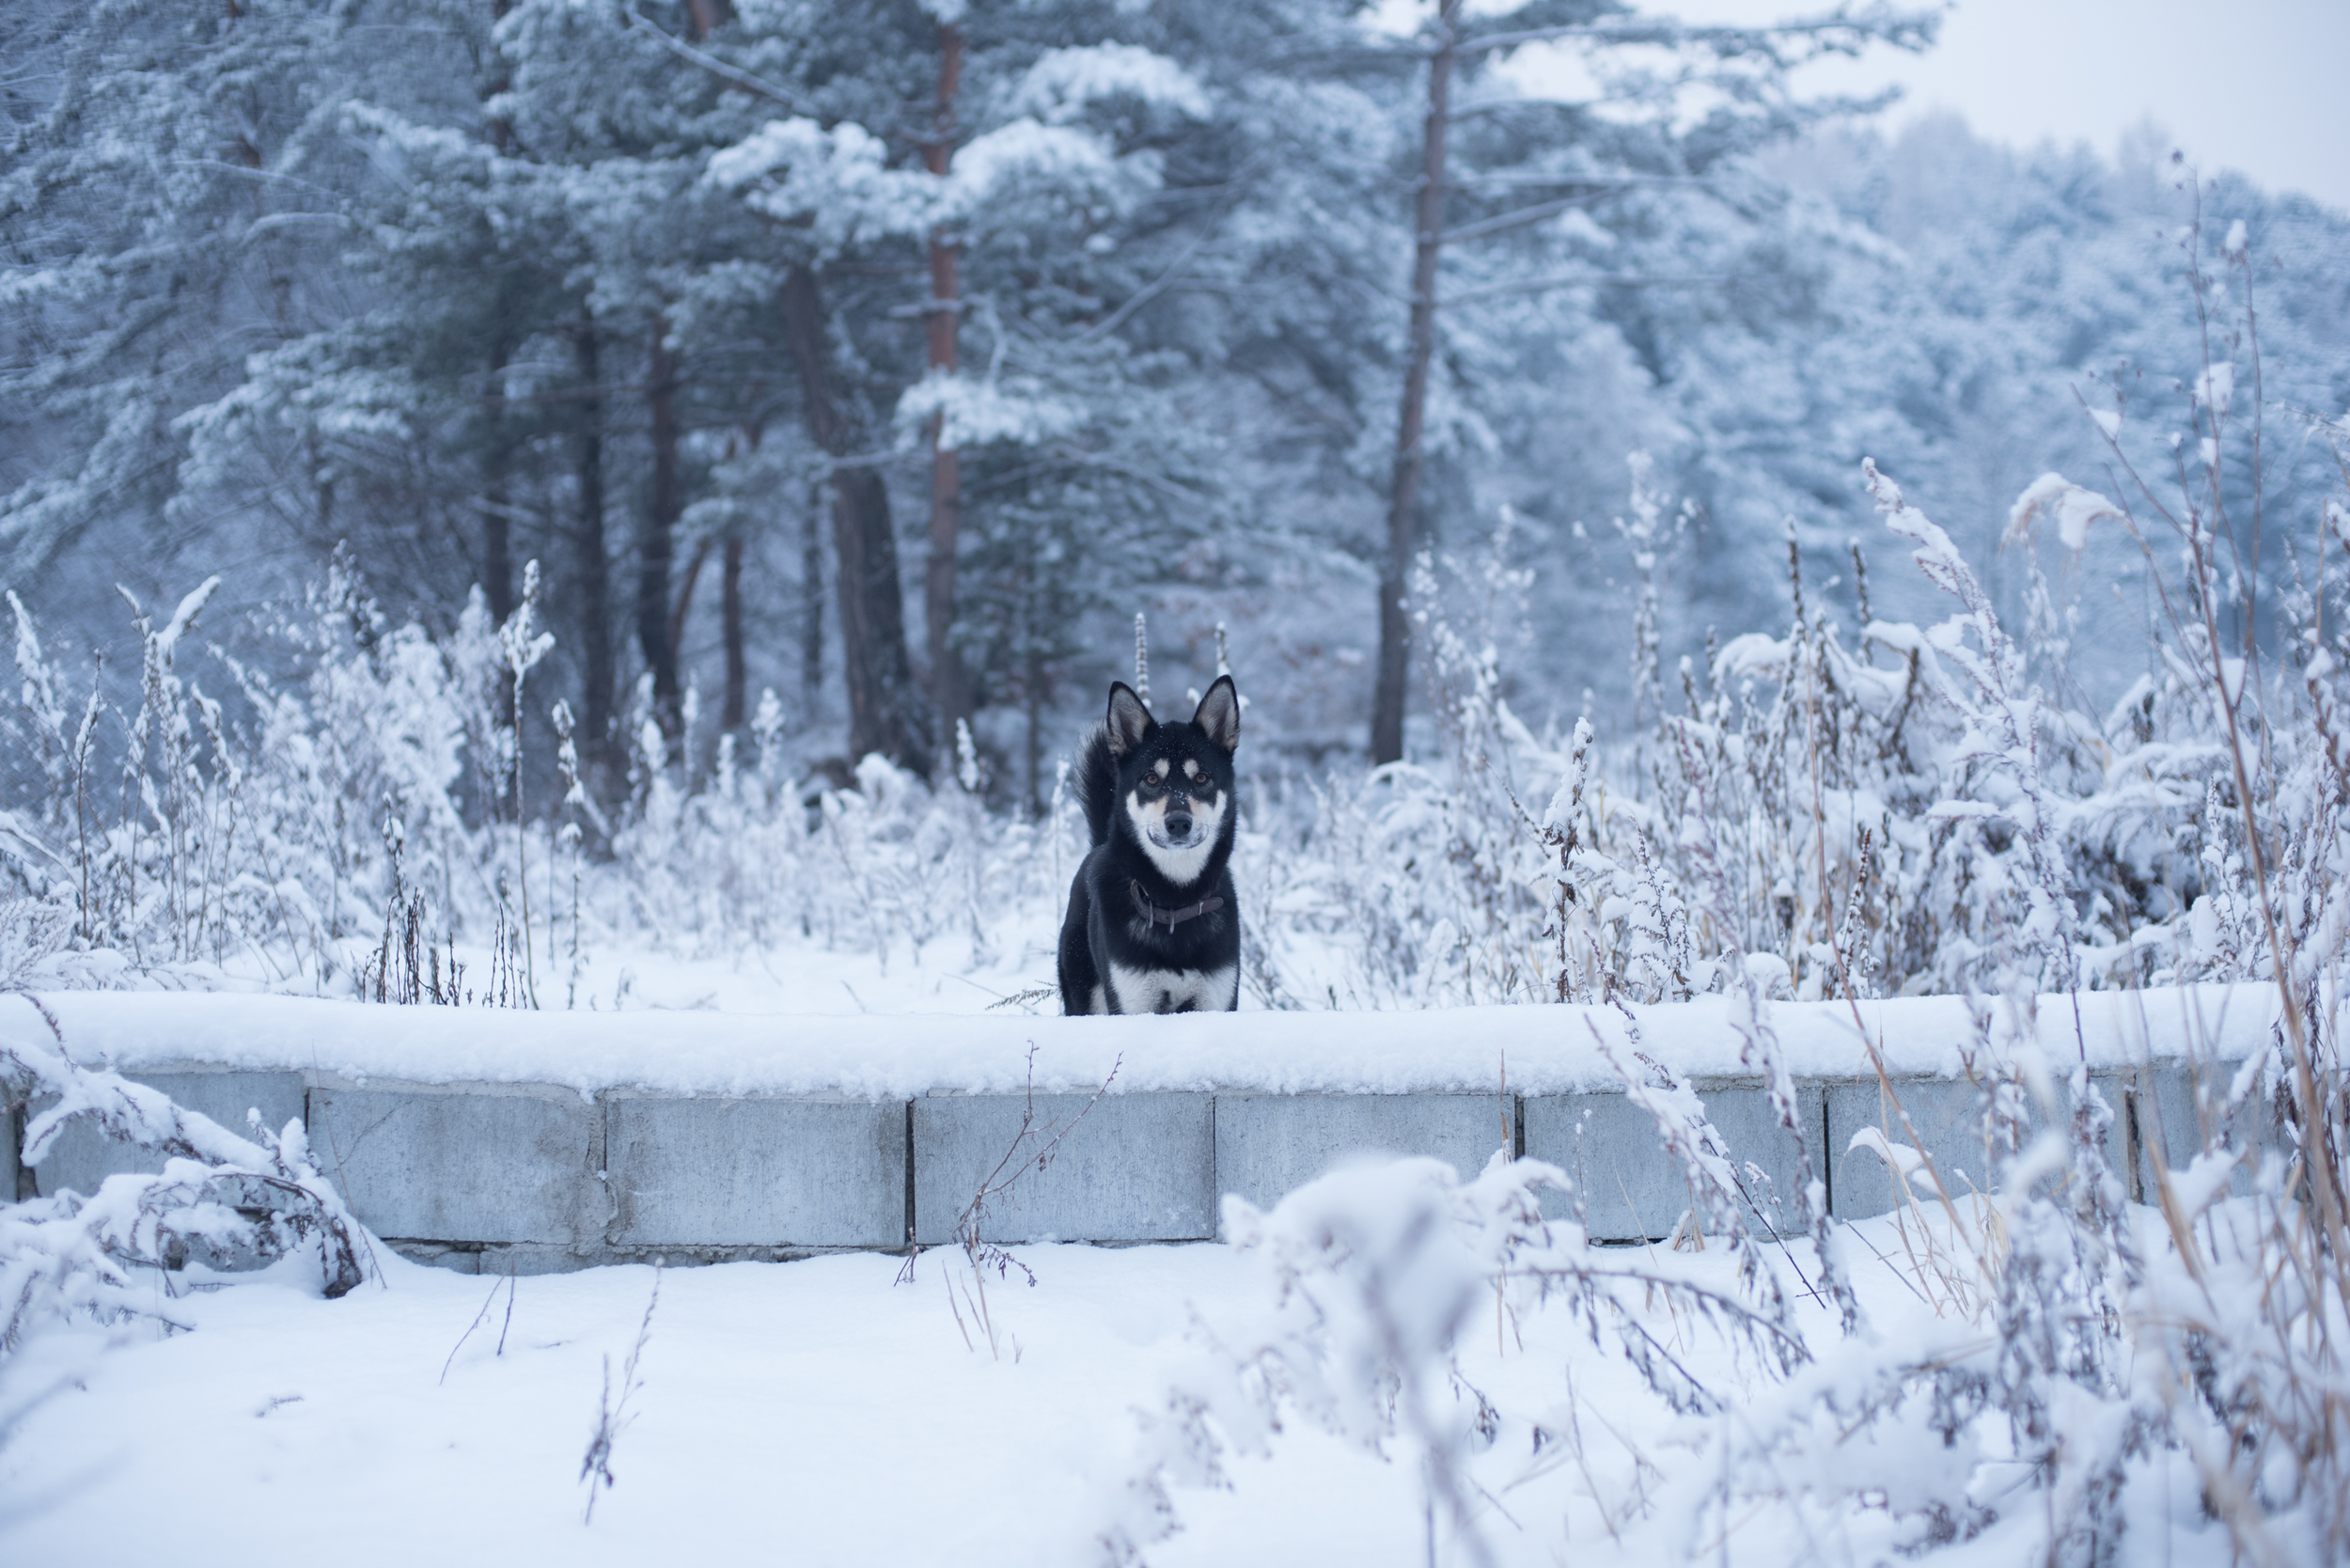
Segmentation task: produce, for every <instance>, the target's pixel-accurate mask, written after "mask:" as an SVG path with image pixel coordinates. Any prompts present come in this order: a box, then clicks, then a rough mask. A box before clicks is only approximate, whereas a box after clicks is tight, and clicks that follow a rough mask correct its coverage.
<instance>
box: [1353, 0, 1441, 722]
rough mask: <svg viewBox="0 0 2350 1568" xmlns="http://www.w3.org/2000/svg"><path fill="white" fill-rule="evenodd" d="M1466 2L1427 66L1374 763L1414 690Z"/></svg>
mask: <svg viewBox="0 0 2350 1568" xmlns="http://www.w3.org/2000/svg"><path fill="white" fill-rule="evenodd" d="M1460 17H1461V0H1438V4H1437V8H1436V55H1435V58H1434V60H1432V61H1430V62H1429V67H1428V128H1427V133H1426V139H1425V141H1424V143H1423V145H1422V149H1421V157H1420V179H1419V198H1418V202H1417V204H1416V209H1415V213H1414V221H1415V225H1416V229H1417V233H1416V237H1415V240H1414V243H1413V252H1412V329H1411V341H1410V347H1409V351H1408V353H1409V357H1408V358H1407V360H1406V361H1405V364H1404V370H1403V408H1402V417H1400V418H1399V419H1398V420H1397V421H1396V431H1395V478H1394V483H1393V486H1392V488H1391V489H1390V490H1389V492H1388V497H1387V564H1386V566H1385V567H1384V568H1383V569H1382V570H1381V572H1380V573H1379V683H1378V686H1377V689H1376V690H1375V691H1374V692H1373V694H1372V697H1371V761H1372V763H1373V764H1377V763H1382V762H1393V761H1398V760H1402V756H1403V708H1404V700H1405V698H1406V697H1407V695H1408V694H1409V692H1410V683H1409V682H1410V675H1411V641H1410V635H1411V628H1410V624H1409V622H1408V621H1407V620H1406V619H1405V618H1404V614H1403V594H1404V585H1405V584H1406V583H1407V582H1409V581H1410V580H1411V572H1412V556H1413V553H1414V552H1415V551H1416V550H1417V548H1418V544H1419V482H1420V476H1421V473H1422V471H1423V470H1424V469H1425V468H1426V466H1427V462H1426V457H1427V454H1426V449H1425V447H1424V444H1423V442H1422V437H1423V435H1424V434H1425V433H1426V430H1427V415H1428V368H1429V363H1430V362H1431V361H1432V360H1433V359H1434V357H1435V352H1436V262H1437V259H1438V253H1439V250H1440V247H1441V246H1442V244H1443V236H1444V196H1445V187H1444V154H1445V123H1446V119H1447V118H1448V116H1449V114H1450V112H1451V98H1452V65H1453V55H1454V49H1455V46H1456V45H1457V43H1458V42H1459V39H1460V28H1459V24H1460Z"/></svg>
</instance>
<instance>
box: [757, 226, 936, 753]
mask: <svg viewBox="0 0 2350 1568" xmlns="http://www.w3.org/2000/svg"><path fill="white" fill-rule="evenodd" d="M783 327H784V336H785V337H787V338H788V339H789V340H790V341H791V357H792V359H793V360H794V361H796V362H797V364H798V366H799V371H800V386H801V392H802V397H801V403H802V406H803V407H804V409H805V410H806V413H807V428H808V435H809V436H810V438H812V439H813V440H814V441H815V443H816V445H817V447H818V448H819V449H820V450H822V451H823V452H825V453H826V454H828V455H830V456H831V457H833V458H835V459H840V458H847V457H853V456H854V455H856V446H857V437H858V435H859V434H860V433H861V424H860V422H859V421H858V420H857V419H856V418H855V417H854V413H853V411H852V410H851V409H850V408H849V407H848V406H847V404H846V400H843V399H842V398H840V397H839V396H838V390H837V388H836V386H835V384H834V378H833V373H832V345H831V341H830V338H829V337H828V330H829V329H828V328H827V326H826V324H825V321H824V309H823V295H822V293H821V291H820V290H819V288H818V284H817V280H816V274H815V272H814V271H813V269H811V268H808V267H805V266H800V267H794V268H792V269H791V272H790V274H787V275H786V277H785V279H784V285H783ZM832 525H833V528H832V532H833V556H834V558H835V559H836V560H837V561H838V571H839V595H838V603H839V606H840V664H841V672H842V674H843V676H844V677H845V678H846V684H847V686H848V690H849V751H850V754H851V756H852V757H862V756H865V755H866V754H867V753H869V752H875V751H878V752H880V753H881V754H882V755H883V756H885V757H887V758H889V759H891V760H894V761H896V762H898V763H899V764H900V765H901V766H903V767H908V768H912V769H913V770H914V771H916V772H917V773H919V774H921V775H922V776H925V777H928V776H929V775H930V769H931V760H932V759H931V748H930V746H929V745H928V744H927V742H928V736H927V735H926V734H925V731H926V729H928V725H927V724H926V722H925V716H924V714H923V713H922V699H921V693H920V691H919V689H918V688H917V686H916V684H915V682H914V671H913V661H912V660H910V659H909V658H908V657H907V656H906V628H905V600H904V595H903V590H902V589H901V588H900V586H899V576H898V536H897V532H896V529H895V527H894V525H892V523H891V521H890V516H889V491H888V489H887V488H886V487H885V485H884V484H883V483H882V478H881V475H880V474H878V473H876V472H875V471H874V470H873V469H871V468H870V467H865V466H861V465H860V466H849V465H847V464H840V465H838V466H836V467H835V468H834V469H833V473H832Z"/></svg>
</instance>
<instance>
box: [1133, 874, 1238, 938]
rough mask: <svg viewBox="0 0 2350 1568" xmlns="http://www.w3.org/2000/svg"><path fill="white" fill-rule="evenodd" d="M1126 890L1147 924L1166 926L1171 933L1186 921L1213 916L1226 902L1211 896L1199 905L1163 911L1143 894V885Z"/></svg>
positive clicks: (1186, 905) (1136, 884)
mask: <svg viewBox="0 0 2350 1568" xmlns="http://www.w3.org/2000/svg"><path fill="white" fill-rule="evenodd" d="M1126 888H1127V891H1129V892H1131V893H1133V894H1134V896H1135V907H1136V908H1137V909H1139V910H1141V911H1142V917H1143V919H1144V921H1145V922H1146V923H1148V924H1149V925H1152V926H1153V927H1156V926H1165V927H1166V928H1167V930H1169V931H1173V930H1174V929H1175V928H1176V927H1177V926H1180V925H1182V924H1183V922H1184V921H1185V920H1196V919H1198V918H1199V917H1200V916H1202V915H1213V914H1214V913H1215V912H1216V911H1217V910H1219V909H1221V908H1223V907H1224V901H1223V900H1222V899H1220V898H1217V897H1215V896H1214V895H1213V894H1211V895H1210V896H1209V897H1207V898H1204V899H1201V900H1200V901H1199V902H1198V903H1191V904H1185V905H1184V906H1183V908H1181V909H1161V908H1160V907H1159V906H1158V905H1157V904H1155V903H1152V902H1151V899H1150V895H1148V894H1146V893H1145V892H1143V890H1142V884H1141V883H1139V882H1129V883H1127V884H1126Z"/></svg>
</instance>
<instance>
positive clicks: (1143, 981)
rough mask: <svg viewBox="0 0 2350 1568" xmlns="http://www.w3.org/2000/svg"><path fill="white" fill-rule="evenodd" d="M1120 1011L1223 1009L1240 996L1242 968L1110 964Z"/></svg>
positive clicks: (1206, 1010)
mask: <svg viewBox="0 0 2350 1568" xmlns="http://www.w3.org/2000/svg"><path fill="white" fill-rule="evenodd" d="M1110 988H1111V989H1112V990H1113V991H1115V992H1116V993H1117V995H1118V1011H1120V1012H1222V1011H1225V1010H1226V1009H1228V1008H1230V1006H1231V1005H1232V1000H1233V998H1234V997H1236V996H1239V995H1240V969H1239V967H1238V966H1237V965H1235V964H1226V965H1224V966H1223V967H1222V968H1220V969H1129V968H1127V967H1125V966H1124V965H1123V964H1111V965H1110Z"/></svg>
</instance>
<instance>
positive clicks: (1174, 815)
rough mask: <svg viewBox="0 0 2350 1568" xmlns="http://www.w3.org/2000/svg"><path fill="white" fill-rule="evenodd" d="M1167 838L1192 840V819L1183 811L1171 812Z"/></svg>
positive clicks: (1168, 817) (1168, 816)
mask: <svg viewBox="0 0 2350 1568" xmlns="http://www.w3.org/2000/svg"><path fill="white" fill-rule="evenodd" d="M1167 837H1168V838H1170V839H1188V838H1190V837H1191V818H1190V817H1189V816H1187V815H1185V814H1184V813H1183V812H1181V811H1169V812H1168V813H1167Z"/></svg>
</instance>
